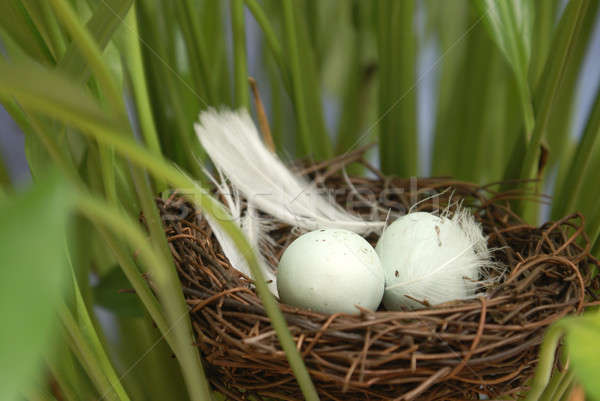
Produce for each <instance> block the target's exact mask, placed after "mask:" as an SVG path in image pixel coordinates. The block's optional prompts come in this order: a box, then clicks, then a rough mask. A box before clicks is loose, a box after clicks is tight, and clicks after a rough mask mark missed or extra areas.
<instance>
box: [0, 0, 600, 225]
mask: <svg viewBox="0 0 600 401" xmlns="http://www.w3.org/2000/svg"><path fill="white" fill-rule="evenodd" d="M562 3H563V4H562V6H561V7H563V8H564V6H565V4H566V1H562ZM418 4H419V7H418V10H417V13H418V15H417V17H418V18H417V19H416V23H417V32H418V36H419V38H418V41H419V44H420V45H419V47H418V71H417V77H418V80H417V82H416V83H415V87H414V88H413V89H412V90H414V91H415V92H416V93H417V101H418V107H417V110H418V140H419V174H420V175H421V176H428V175H430V174H431V173H432V171H431V158H432V153H433V147H432V141H433V136H434V129H435V124H436V121H435V119H436V105H437V103H438V99H437V97H436V94H438V93H439V90H438V81H439V79H440V72H441V69H440V68H439V67H440V66H441V65H442V59H443V58H452V51H453V50H454V49H450V50H446V52H445V53H444V54H442V53H441V51H440V47H441V45H440V43H439V39H438V38H437V37H436V36H435V35H427V33H426V32H425V30H426V21H425V18H426V17H425V13H426V10H425V7H426V6H425V3H424V2H420V3H418ZM223 15H224V19H223V23H224V24H225V25H227V24H230V21H229V19H228V15H229V13H228V12H225V13H223ZM245 23H246V45H247V52H248V71H249V73H250V75H251V76H253V77H256V78H257V80H258V84H259V87H263V88H264V89H265V90H262V91H261V96H262V97H263V101H264V102H265V105H266V108H267V114H269V112H270V110H271V105H272V99H271V96H270V93H271V92H270V91H269V90H267V89H268V83H269V78H268V74H267V71H266V67H265V64H264V59H263V57H262V54H263V51H264V50H265V49H264V47H265V46H266V45H265V43H264V41H263V40H262V34H261V31H260V27H259V26H258V24H257V22H256V21H255V19H254V18H253V17H252V15H251V14H250V11H248V10H245ZM226 32H229V33H230V32H231V29H230V28H227V29H226ZM330 35H331V36H332V37H333V40H335V36H336V32H334V31H332V32H330ZM225 40H226V46H227V49H228V50H229V52H228V53H229V54H228V58H229V60H231V59H232V58H233V55H232V51H231V50H232V47H233V44H232V41H233V39H232V36H231V35H227V36H226V38H225ZM457 45H458V43H457ZM373 46H375V43H373ZM532 46H536V44H535V43H534V44H533V45H532ZM0 49H2V43H1V42H0ZM2 50H3V49H2ZM373 51H375V49H373ZM334 68H335V67H334ZM338 68H340V67H339V66H338ZM581 68H582V70H581V74H580V75H579V77H578V82H577V86H576V94H575V101H574V103H573V104H574V108H573V116H572V118H571V121H570V124H569V131H570V135H572V136H573V137H574V138H578V137H579V136H580V135H581V133H582V130H583V126H584V124H585V122H586V118H587V116H588V113H589V111H590V107H591V105H592V103H593V101H594V94H595V93H596V90H597V88H598V85H599V84H600V16H599V17H597V18H596V23H595V25H594V29H593V31H592V34H591V37H590V40H589V44H588V49H587V51H586V55H585V58H584V60H583V64H582V67H581ZM342 69H343V68H342ZM230 74H231V76H232V80H233V71H230ZM332 75H335V72H331V73H329V76H332ZM323 88H324V90H323V93H322V96H323V106H324V108H325V119H326V123H327V125H328V129H329V132H330V133H334V132H337V130H338V128H339V127H338V123H339V117H340V107H341V100H340V98H339V97H337V96H335V94H334V93H332V91H331V87H330V85H327V83H326V82H325V83H323ZM456 96H457V97H459V96H461V93H456ZM564 112H565V113H567V112H568V111H564ZM0 133H1V135H0V152H1V153H0V154H1V155H2V158H3V160H4V161H5V163H6V164H7V166H8V168H9V170H10V171H9V173H10V176H11V178H12V180H13V182H14V183H16V184H17V185H19V186H21V185H23V184H24V183H27V182H28V181H29V180H30V179H31V175H30V172H29V168H28V166H27V161H26V159H25V152H24V148H23V141H24V138H23V135H22V134H21V133H20V131H19V128H18V127H17V125H16V124H15V122H14V121H13V120H12V119H11V117H10V115H9V114H8V113H7V112H6V110H5V109H4V108H3V107H2V105H0ZM371 159H372V161H373V163H374V164H375V165H379V158H378V155H377V152H371ZM549 175H550V176H551V177H552V176H555V175H556V172H555V171H554V172H553V171H551V172H549ZM552 184H553V180H552V179H550V180H548V181H547V183H546V185H547V190H546V192H547V193H551V192H552V188H551V186H552ZM548 186H549V187H548ZM547 210H548V208H544V209H543V211H544V214H546V213H547Z"/></svg>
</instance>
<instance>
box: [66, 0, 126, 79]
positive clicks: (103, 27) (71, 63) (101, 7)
mask: <svg viewBox="0 0 600 401" xmlns="http://www.w3.org/2000/svg"><path fill="white" fill-rule="evenodd" d="M132 4H133V0H105V1H101V2H99V4H98V6H97V8H96V10H95V12H94V14H93V16H92V18H91V19H90V20H89V21H88V23H87V24H86V28H87V31H88V32H89V33H90V35H91V37H92V38H93V39H94V42H95V43H96V45H97V46H98V48H99V49H101V50H103V49H104V48H105V47H106V46H107V45H108V42H109V40H110V39H111V38H112V36H113V34H114V33H115V31H116V29H117V28H118V27H119V26H120V24H121V22H122V21H123V19H124V18H125V16H126V15H127V11H129V8H130V7H131V5H132ZM58 68H59V70H61V71H64V72H65V73H66V74H68V75H73V76H75V77H77V80H78V81H79V82H85V81H86V80H87V79H88V78H89V76H90V70H89V67H88V65H87V62H86V60H85V58H84V57H83V55H82V54H81V52H80V49H79V47H78V45H77V43H71V45H70V46H69V48H68V49H67V52H66V53H65V55H64V57H63V58H62V59H61V60H60V62H59V64H58Z"/></svg>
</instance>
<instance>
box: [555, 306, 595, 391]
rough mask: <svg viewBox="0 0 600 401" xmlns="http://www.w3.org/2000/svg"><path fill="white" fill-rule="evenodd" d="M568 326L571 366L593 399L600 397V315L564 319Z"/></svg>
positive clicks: (567, 337) (567, 341)
mask: <svg viewBox="0 0 600 401" xmlns="http://www.w3.org/2000/svg"><path fill="white" fill-rule="evenodd" d="M563 323H564V325H565V327H566V331H567V334H566V345H567V350H568V353H569V358H570V361H571V368H570V369H573V371H574V372H575V376H576V377H577V379H578V381H579V382H580V383H581V384H582V385H583V387H584V388H585V391H586V393H587V395H588V396H589V397H590V399H592V400H599V399H600V381H599V380H598V372H599V371H600V348H598V338H600V315H598V313H597V312H596V313H590V314H588V315H586V316H582V317H578V318H574V319H570V320H565V321H563Z"/></svg>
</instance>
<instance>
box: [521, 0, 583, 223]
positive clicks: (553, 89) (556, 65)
mask: <svg viewBox="0 0 600 401" xmlns="http://www.w3.org/2000/svg"><path fill="white" fill-rule="evenodd" d="M588 6H589V0H577V1H571V2H570V3H569V5H568V6H567V9H566V10H565V13H564V16H563V21H561V23H563V24H565V29H564V31H563V32H564V35H560V36H558V37H557V38H555V41H554V43H553V46H552V54H553V57H552V59H551V60H550V63H549V64H547V65H546V70H545V72H544V76H543V77H542V81H541V85H542V87H543V88H545V90H544V91H543V94H542V96H541V99H540V102H539V106H538V108H537V110H538V114H537V117H536V123H535V127H534V129H533V132H532V135H531V138H530V140H529V143H528V144H527V148H526V151H525V157H524V159H523V164H522V166H521V174H520V178H521V179H526V180H527V179H531V178H535V176H536V172H535V165H536V158H537V155H538V153H539V147H540V143H541V141H542V138H543V137H544V134H545V132H546V130H547V128H548V121H549V119H550V116H551V113H552V111H553V105H554V101H555V98H556V93H557V92H558V88H559V87H560V84H561V83H562V80H563V76H564V71H565V67H566V65H567V62H568V60H569V56H570V53H571V50H572V48H573V46H574V44H575V42H576V41H577V40H578V37H579V33H580V31H581V30H580V27H581V22H582V19H583V17H584V16H585V12H586V10H587V8H588ZM510 162H514V161H510ZM524 206H525V205H524V201H521V202H519V203H518V205H517V210H518V211H522V210H523V208H524Z"/></svg>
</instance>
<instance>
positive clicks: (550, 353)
mask: <svg viewBox="0 0 600 401" xmlns="http://www.w3.org/2000/svg"><path fill="white" fill-rule="evenodd" d="M563 334H564V330H563V328H562V327H561V326H560V325H557V324H555V325H553V326H551V327H550V328H549V329H548V331H546V334H545V336H544V341H543V342H542V345H541V346H540V351H539V361H538V365H537V368H536V370H535V376H534V377H533V380H532V381H531V387H530V389H529V392H528V393H527V398H526V401H538V400H539V399H540V396H541V395H542V393H543V392H544V390H545V389H546V387H547V386H548V382H549V381H550V375H551V374H552V368H553V367H554V354H555V353H556V347H557V346H558V343H559V341H560V339H561V338H562V336H563Z"/></svg>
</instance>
